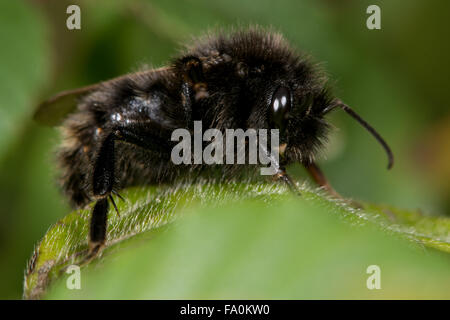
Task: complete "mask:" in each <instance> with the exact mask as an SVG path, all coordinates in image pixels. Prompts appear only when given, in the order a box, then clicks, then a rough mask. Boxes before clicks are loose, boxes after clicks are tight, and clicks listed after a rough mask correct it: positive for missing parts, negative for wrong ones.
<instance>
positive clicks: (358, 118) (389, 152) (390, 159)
mask: <svg viewBox="0 0 450 320" xmlns="http://www.w3.org/2000/svg"><path fill="white" fill-rule="evenodd" d="M335 108H341V109H342V110H344V111H345V112H347V114H349V115H350V116H351V117H352V118H353V119H355V120H356V121H358V122H359V124H361V125H362V126H363V127H364V128H365V129H366V130H367V131H369V132H370V133H371V134H372V136H373V137H374V138H375V139H376V140H377V141H378V142H379V143H380V144H381V145H382V147H383V148H384V151H386V154H387V157H388V167H387V168H388V170H389V169H391V168H392V166H393V165H394V154H393V153H392V150H391V148H390V147H389V145H388V144H387V143H386V141H385V140H384V139H383V138H382V137H381V136H380V134H379V133H378V132H377V131H376V130H375V129H374V128H373V127H372V126H371V125H370V124H368V123H367V122H366V121H365V120H364V119H363V118H361V116H360V115H359V114H357V113H356V112H355V111H354V110H353V109H352V108H350V107H349V106H348V105H346V104H345V103H343V102H342V101H341V100H336V102H335V104H332V105H331V106H330V107H327V108H325V110H324V111H323V113H324V114H325V113H328V112H330V111H331V110H333V109H335Z"/></svg>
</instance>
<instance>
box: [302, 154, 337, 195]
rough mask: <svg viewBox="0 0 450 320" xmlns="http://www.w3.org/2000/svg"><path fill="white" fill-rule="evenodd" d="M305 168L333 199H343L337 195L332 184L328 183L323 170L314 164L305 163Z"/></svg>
mask: <svg viewBox="0 0 450 320" xmlns="http://www.w3.org/2000/svg"><path fill="white" fill-rule="evenodd" d="M303 166H304V167H305V169H306V170H307V171H308V173H309V175H310V176H311V178H312V179H313V180H314V181H315V182H316V183H317V184H318V185H319V186H320V187H322V188H323V189H324V190H325V191H327V192H328V193H329V194H330V195H331V196H332V197H334V198H338V199H343V197H342V196H341V195H340V194H339V193H337V192H336V191H335V190H334V189H333V187H332V186H331V184H330V183H329V182H328V180H327V178H326V177H325V175H324V174H323V172H322V170H320V168H319V167H318V166H317V164H315V163H314V162H310V163H303Z"/></svg>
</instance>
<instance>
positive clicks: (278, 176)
mask: <svg viewBox="0 0 450 320" xmlns="http://www.w3.org/2000/svg"><path fill="white" fill-rule="evenodd" d="M274 177H275V178H276V179H278V180H281V181H283V182H284V183H285V184H286V185H287V186H288V188H289V189H290V190H291V191H292V192H294V193H295V194H297V195H300V191H299V190H298V188H297V185H296V184H295V182H294V181H293V180H292V178H291V177H290V176H289V175H288V174H287V173H286V170H285V169H284V168H278V170H277V173H275V175H274Z"/></svg>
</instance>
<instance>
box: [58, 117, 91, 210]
mask: <svg viewBox="0 0 450 320" xmlns="http://www.w3.org/2000/svg"><path fill="white" fill-rule="evenodd" d="M89 120H90V121H89ZM95 129H96V126H95V125H94V124H93V123H92V119H86V114H84V113H77V114H74V115H72V116H71V117H69V118H68V119H67V120H66V121H65V122H64V125H63V127H62V135H63V141H62V144H61V145H60V147H59V149H58V152H57V157H58V163H59V167H60V178H59V181H60V185H61V187H62V190H63V192H64V194H65V195H66V196H67V197H68V198H69V200H70V202H71V204H72V206H74V207H77V208H78V207H83V206H85V205H86V204H88V203H89V202H90V201H91V191H90V190H91V186H90V184H89V181H90V175H89V168H91V166H92V165H91V163H92V161H93V157H94V155H93V152H94V150H93V149H94V139H95Z"/></svg>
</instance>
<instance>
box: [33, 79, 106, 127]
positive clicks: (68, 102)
mask: <svg viewBox="0 0 450 320" xmlns="http://www.w3.org/2000/svg"><path fill="white" fill-rule="evenodd" d="M99 86H100V83H97V84H93V85H90V86H86V87H82V88H78V89H73V90H66V91H62V92H59V93H57V94H55V95H54V96H53V97H51V98H50V99H48V100H46V101H44V102H42V103H41V104H40V105H39V106H38V107H37V108H36V111H35V113H34V116H33V119H34V120H36V121H37V122H39V123H41V124H44V125H48V126H56V125H58V124H60V123H61V122H62V121H63V120H64V118H65V117H66V116H67V115H68V114H70V113H72V112H73V111H75V109H76V106H77V100H78V99H79V98H80V97H82V96H84V95H86V94H88V93H89V92H92V91H94V90H95V89H96V88H98V87H99Z"/></svg>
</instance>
